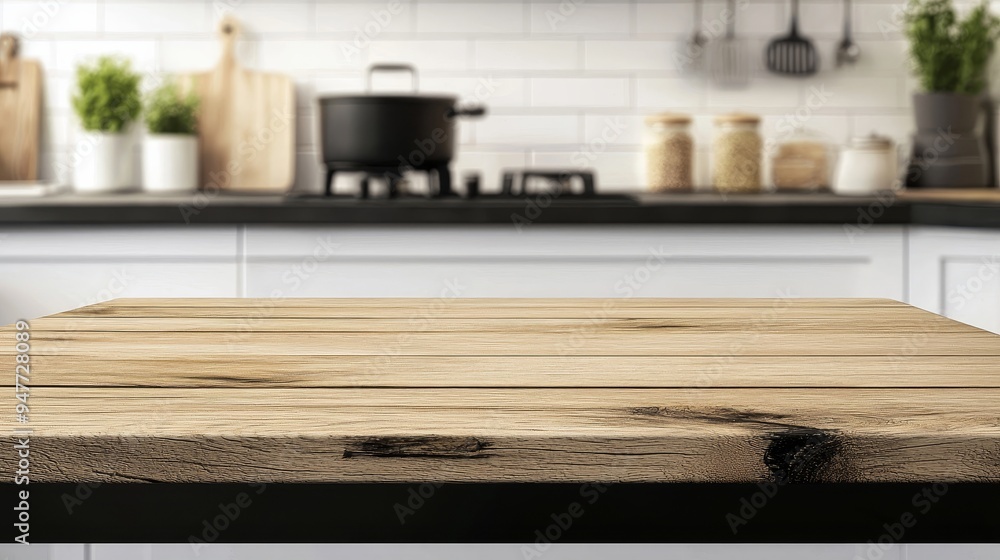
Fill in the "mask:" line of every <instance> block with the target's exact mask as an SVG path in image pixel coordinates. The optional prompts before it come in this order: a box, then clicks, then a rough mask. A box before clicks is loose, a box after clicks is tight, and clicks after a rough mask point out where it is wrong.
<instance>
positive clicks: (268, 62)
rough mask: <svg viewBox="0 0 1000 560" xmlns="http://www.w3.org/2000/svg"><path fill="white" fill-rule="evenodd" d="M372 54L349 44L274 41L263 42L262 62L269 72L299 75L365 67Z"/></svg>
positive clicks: (331, 41)
mask: <svg viewBox="0 0 1000 560" xmlns="http://www.w3.org/2000/svg"><path fill="white" fill-rule="evenodd" d="M367 55H368V53H367V52H365V51H360V52H359V51H357V50H354V49H353V48H352V47H351V45H350V44H349V43H348V42H347V41H338V40H332V39H308V40H274V41H263V42H261V43H260V46H259V52H258V59H259V62H260V67H261V68H263V69H266V70H274V71H282V72H288V73H296V72H302V71H309V70H343V69H354V70H359V71H360V70H361V69H362V68H364V66H365V64H366V61H367V58H366V56H367Z"/></svg>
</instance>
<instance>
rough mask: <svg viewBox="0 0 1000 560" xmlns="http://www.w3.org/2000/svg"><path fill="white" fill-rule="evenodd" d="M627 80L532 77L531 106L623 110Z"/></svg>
mask: <svg viewBox="0 0 1000 560" xmlns="http://www.w3.org/2000/svg"><path fill="white" fill-rule="evenodd" d="M628 91H629V88H628V80H626V79H623V78H534V79H532V80H531V104H532V105H534V106H535V107H625V106H627V105H628Z"/></svg>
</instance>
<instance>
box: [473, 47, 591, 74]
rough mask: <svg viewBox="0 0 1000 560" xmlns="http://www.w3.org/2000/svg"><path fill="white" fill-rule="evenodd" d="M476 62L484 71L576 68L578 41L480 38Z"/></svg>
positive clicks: (476, 48) (578, 50)
mask: <svg viewBox="0 0 1000 560" xmlns="http://www.w3.org/2000/svg"><path fill="white" fill-rule="evenodd" d="M474 49H475V65H476V68H478V69H482V70H574V69H577V68H579V60H580V55H579V53H580V48H579V43H577V42H576V41H477V42H476V43H475V45H474Z"/></svg>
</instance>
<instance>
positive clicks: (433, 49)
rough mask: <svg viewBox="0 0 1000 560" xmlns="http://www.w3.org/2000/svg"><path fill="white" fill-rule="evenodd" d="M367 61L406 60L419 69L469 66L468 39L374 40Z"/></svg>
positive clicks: (450, 68)
mask: <svg viewBox="0 0 1000 560" xmlns="http://www.w3.org/2000/svg"><path fill="white" fill-rule="evenodd" d="M368 59H369V61H371V62H408V63H410V64H414V65H416V66H417V68H419V69H420V70H462V69H466V68H468V67H469V60H470V56H469V41H464V40H462V41H374V42H373V43H372V44H371V46H370V47H368Z"/></svg>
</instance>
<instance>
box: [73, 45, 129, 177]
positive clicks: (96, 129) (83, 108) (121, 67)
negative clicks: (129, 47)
mask: <svg viewBox="0 0 1000 560" xmlns="http://www.w3.org/2000/svg"><path fill="white" fill-rule="evenodd" d="M140 79H141V78H140V76H139V74H137V73H135V72H133V71H132V67H131V65H130V64H129V62H128V61H127V60H122V59H119V58H115V57H101V58H99V59H97V60H96V61H95V62H94V63H92V64H84V65H81V66H79V67H78V68H77V70H76V82H77V91H76V93H75V94H74V96H73V109H74V110H75V112H76V114H77V116H78V117H79V118H80V125H81V127H82V128H83V131H84V135H83V137H82V138H81V139H80V140H81V146H80V147H79V148H78V150H77V152H78V154H80V157H79V158H78V160H77V161H75V162H74V165H73V183H74V187H75V188H76V189H77V190H78V191H82V192H108V191H114V190H120V189H123V188H128V187H130V186H131V184H132V157H131V154H132V138H131V135H130V132H131V131H130V127H131V124H132V122H133V121H135V119H136V117H137V116H138V115H139V111H140V109H141V106H142V101H141V97H140V95H139V81H140Z"/></svg>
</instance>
